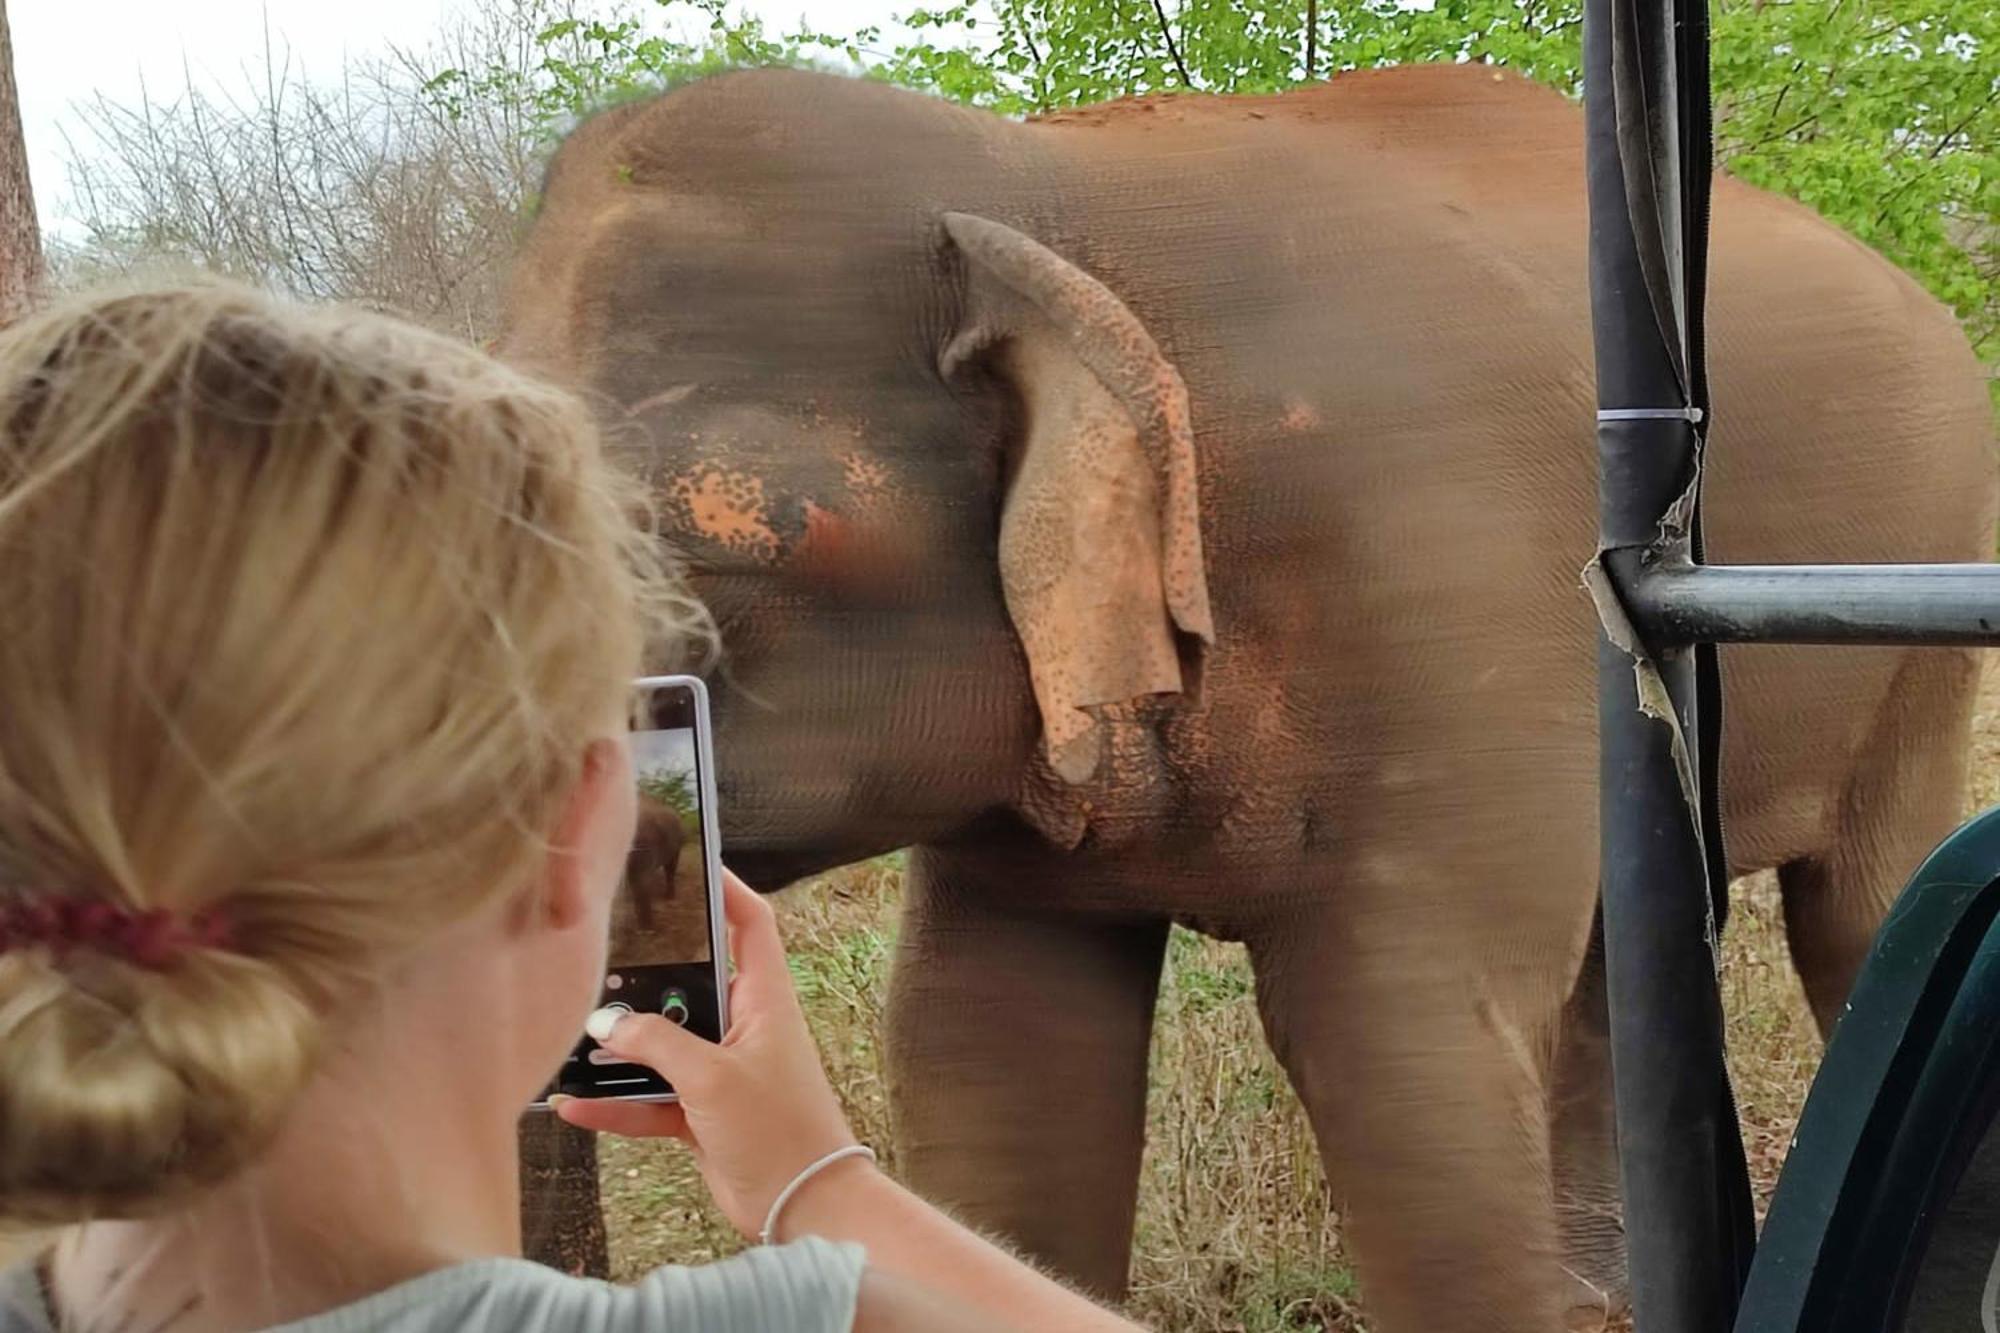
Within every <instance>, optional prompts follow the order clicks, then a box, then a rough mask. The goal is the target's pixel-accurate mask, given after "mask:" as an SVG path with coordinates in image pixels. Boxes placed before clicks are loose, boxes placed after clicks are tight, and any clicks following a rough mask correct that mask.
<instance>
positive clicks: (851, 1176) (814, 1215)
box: [770, 1156, 896, 1245]
mask: <svg viewBox="0 0 2000 1333" xmlns="http://www.w3.org/2000/svg"><path fill="white" fill-rule="evenodd" d="M885 1186H886V1187H887V1189H888V1190H890V1191H894V1190H895V1188H896V1187H895V1184H894V1182H892V1181H891V1180H890V1179H889V1178H888V1177H887V1176H885V1175H883V1174H882V1171H881V1169H880V1168H878V1167H877V1166H876V1165H875V1162H874V1160H873V1159H872V1158H869V1157H862V1156H854V1157H843V1158H841V1159H840V1160H839V1161H837V1162H831V1163H829V1164H828V1165H826V1166H825V1167H823V1168H821V1169H820V1170H819V1171H818V1172H816V1173H815V1174H814V1175H813V1177H812V1179H810V1180H808V1181H806V1182H805V1183H804V1184H802V1185H800V1186H799V1187H798V1189H797V1190H796V1191H794V1192H793V1194H792V1197H791V1198H790V1199H788V1200H787V1201H786V1202H785V1206H784V1208H783V1209H782V1210H780V1212H779V1213H778V1215H777V1217H776V1218H775V1219H773V1225H772V1226H771V1235H770V1242H771V1243H773V1244H780V1245H781V1244H783V1243H784V1242H786V1241H788V1240H797V1239H798V1238H799V1237H800V1236H823V1237H825V1238H827V1239H828V1240H853V1239H858V1238H859V1229H857V1227H856V1226H855V1224H854V1222H855V1218H856V1217H857V1215H861V1214H864V1213H865V1211H866V1210H867V1209H869V1208H871V1207H875V1206H878V1205H879V1200H880V1199H881V1198H882V1195H883V1189H884V1187H885Z"/></svg>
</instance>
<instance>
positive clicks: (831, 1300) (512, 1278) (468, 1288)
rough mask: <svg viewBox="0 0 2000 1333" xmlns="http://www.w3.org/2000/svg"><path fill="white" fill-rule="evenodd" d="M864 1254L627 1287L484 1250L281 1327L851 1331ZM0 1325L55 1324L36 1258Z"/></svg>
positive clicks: (796, 1246)
mask: <svg viewBox="0 0 2000 1333" xmlns="http://www.w3.org/2000/svg"><path fill="white" fill-rule="evenodd" d="M863 1257H864V1256H863V1252H862V1249H861V1247H860V1246H858V1245H836V1244H833V1243H831V1242H829V1241H824V1240H820V1239H817V1238H815V1237H807V1238H805V1239H803V1240H797V1241H793V1242H791V1243H790V1244H786V1245H773V1246H769V1247H764V1248H756V1249H751V1250H746V1251H745V1252H744V1253H742V1254H739V1255H736V1256H735V1257H734V1258H730V1259H725V1260H723V1261H722V1262H720V1263H713V1264H704V1265H702V1266H701V1267H699V1268H681V1267H666V1268H659V1269H655V1270H654V1271H653V1272H651V1273H649V1274H647V1275H646V1276H645V1277H644V1278H642V1279H640V1280H639V1281H638V1282H636V1283H634V1284H633V1285H631V1286H628V1287H615V1286H612V1285H611V1284H609V1283H606V1282H596V1281H592V1280H590V1279H587V1278H574V1277H565V1276H564V1275H563V1274H561V1273H558V1272H556V1271H554V1270H553V1269H549V1268H544V1267H542V1266H541V1265H539V1264H533V1263H529V1262H528V1261H527V1260H525V1259H477V1260H474V1261H472V1262H470V1263H463V1264H457V1265H454V1266H453V1267H450V1268H442V1269H439V1270H438V1271H436V1272H434V1273H426V1274H425V1275H424V1276H422V1277H419V1278H415V1279H412V1280H411V1281H409V1282H404V1283H402V1284H400V1285H398V1286H394V1287H391V1288H389V1290H387V1291H380V1292H377V1293H375V1294H374V1295H373V1296H369V1297H366V1298H364V1299H362V1300H359V1301H356V1302H354V1303H353V1304H352V1305H343V1306H341V1307H340V1308H339V1309H337V1310H328V1311H326V1312H325V1313H324V1314H317V1315H313V1316H312V1317H311V1318H308V1319H301V1320H298V1321H296V1322H294V1323H290V1324H284V1325H281V1326H279V1327H278V1328H276V1329H273V1330H271V1333H446V1330H450V1331H451V1333H460V1330H467V1329H492V1330H510V1329H532V1330H535V1331H536V1333H543V1330H547V1333H571V1330H575V1333H849V1330H850V1329H852V1328H853V1326H854V1300H855V1295H856V1293H857V1292H858V1291H859V1289H860V1285H861V1267H862V1261H863ZM0 1333H57V1330H56V1326H55V1324H54V1323H53V1321H52V1320H51V1318H50V1316H49V1310H48V1306H47V1304H46V1302H45V1301H44V1300H43V1298H42V1292H41V1284H40V1282H39V1280H38V1279H37V1278H36V1275H35V1270H34V1266H33V1265H32V1264H23V1265H20V1266H19V1267H15V1268H11V1269H8V1270H7V1271H6V1272H5V1273H0Z"/></svg>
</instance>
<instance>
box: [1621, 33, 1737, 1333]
mask: <svg viewBox="0 0 2000 1333" xmlns="http://www.w3.org/2000/svg"><path fill="white" fill-rule="evenodd" d="M1699 2H1700V0H1693V3H1696V4H1698V3H1699ZM1701 12H1702V13H1704V14H1705V11H1701ZM1683 17H1684V16H1683V15H1681V14H1679V13H1677V11H1676V5H1675V3H1674V0H1587V4H1586V7H1585V13H1584V56H1585V113H1586V119H1587V126H1588V144H1587V153H1588V158H1587V166H1588V177H1589V198H1590V267H1591V313H1592V317H1593V324H1594V329H1595V347H1596V357H1597V386H1598V406H1599V409H1600V412H1599V427H1598V446H1599V465H1600V490H1599V504H1600V509H1599V522H1600V541H1599V546H1600V556H1599V560H1598V562H1597V573H1598V575H1599V576H1600V577H1599V578H1598V579H1597V580H1596V582H1597V584H1598V588H1599V592H1600V599H1599V604H1600V611H1601V612H1602V613H1603V615H1604V620H1605V624H1606V627H1607V633H1606V635H1605V637H1604V638H1603V639H1602V640H1601V642H1600V644H1599V650H1598V662H1599V714H1598V716H1599V744H1600V779H1601V784H1602V785H1601V797H1600V801H1599V819H1600V821H1601V836H1602V839H1603V860H1602V868H1601V873H1602V892H1603V927H1604V942H1605V980H1606V991H1607V996H1608V999H1609V1005H1610V1025H1611V1046H1612V1069H1613V1074H1614V1080H1615V1084H1616V1097H1617V1125H1618V1140H1619V1143H1618V1149H1619V1165H1620V1175H1621V1180H1622V1185H1623V1194H1624V1203H1625V1215H1626V1244H1627V1256H1628V1260H1627V1261H1628V1265H1629V1270H1630V1275H1631V1282H1632V1301H1633V1307H1634V1313H1635V1315H1636V1318H1637V1321H1638V1327H1639V1329H1640V1330H1641V1333H1720V1330H1724V1329H1727V1328H1728V1327H1729V1326H1730V1323H1731V1321H1732V1320H1733V1318H1734V1314H1735V1308H1736V1301H1737V1297H1738V1295H1739V1293H1740V1292H1741V1290H1742V1282H1743V1277H1744V1274H1745V1272H1746V1271H1747V1269H1748V1265H1749V1257H1750V1249H1751V1246H1752V1245H1753V1243H1754V1239H1753V1234H1752V1227H1753V1219H1752V1216H1751V1212H1750V1201H1749V1184H1748V1175H1747V1172H1746V1171H1745V1168H1744V1160H1743V1149H1742V1143H1741V1139H1740V1136H1739V1131H1738V1128H1737V1124H1736V1115H1735V1106H1734V1100H1733V1098H1732V1096H1731V1095H1730V1091H1729V1083H1728V1074H1727V1069H1726V1067H1725V1064H1724V1061H1723V1036H1722V1002H1721V994H1720V990H1719V987H1718V985H1717V980H1716V938H1715V917H1714V912H1713V907H1712V900H1711V897H1710V886H1709V851H1710V847H1709V844H1708V843H1706V842H1705V841H1704V838H1703V827H1702V826H1703V823H1704V820H1703V818H1702V815H1703V793H1704V781H1705V779H1707V778H1708V777H1709V774H1710V769H1711V765H1710V764H1709V763H1708V761H1707V759H1705V757H1704V755H1703V753H1702V749H1701V742H1702V739H1703V721H1702V716H1701V711H1700V709H1699V707H1698V696H1699V695H1702V694H1707V693H1712V691H1711V690H1703V689H1698V681H1697V676H1696V652H1695V651H1694V650H1692V649H1670V650H1668V651H1665V652H1656V651H1652V650H1651V649H1649V647H1648V645H1647V643H1646V642H1645V641H1643V636H1642V635H1640V634H1635V633H1634V632H1633V631H1634V625H1635V622H1636V621H1637V619H1638V617H1637V615H1636V612H1635V610H1634V608H1632V607H1631V605H1630V602H1629V596H1628V593H1627V591H1626V590H1627V589H1628V588H1629V587H1630V586H1631V585H1632V584H1633V583H1635V582H1636V581H1637V580H1638V578H1639V577H1640V575H1641V573H1642V572H1643V571H1644V570H1645V569H1646V568H1647V567H1648V566H1649V565H1651V564H1654V563H1659V562H1666V563H1670V564H1675V565H1686V564H1690V563H1691V562H1692V561H1693V560H1694V559H1695V557H1696V555H1697V554H1698V553H1697V552H1696V550H1695V546H1696V539H1697V536H1698V525H1697V515H1696V512H1695V501H1696V500H1697V499H1698V496H1699V491H1698V487H1697V486H1696V480H1697V477H1698V465H1699V453H1698V449H1699V437H1698V435H1697V433H1696V428H1695V422H1696V421H1697V420H1698V419H1699V416H1700V409H1701V407H1703V406H1704V404H1702V403H1701V402H1700V401H1699V398H1700V391H1701V383H1702V382H1701V376H1700V364H1699V363H1700V355H1701V339H1700V336H1699V319H1700V300H1699V295H1700V292H1699V283H1700V275H1701V273H1702V272H1703V264H1702V262H1701V260H1702V251H1703V247H1704V245H1705V242H1706V234H1705V233H1706V206H1705V203H1703V202H1701V201H1702V200H1704V199H1705V191H1706V186H1707V179H1706V175H1705V169H1704V168H1702V167H1700V166H1698V167H1697V179H1694V180H1692V181H1688V182H1685V183H1684V181H1683V175H1682V167H1683V159H1684V158H1685V157H1688V156H1690V155H1691V154H1689V153H1688V151H1687V145H1686V143H1685V142H1684V130H1685V129H1686V128H1687V127H1684V126H1683V125H1682V123H1681V122H1682V111H1683V107H1682V96H1683V91H1684V90H1683V89H1682V88H1681V87H1680V85H1679V83H1678V80H1677V76H1678V74H1679V73H1680V72H1681V67H1682V66H1683V64H1684V63H1686V59H1687V57H1686V56H1685V53H1684V52H1683V51H1682V49H1681V44H1682V42H1683V40H1684V37H1685V36H1686V34H1685V33H1683V32H1682V31H1681V30H1680V29H1679V26H1678V25H1679V23H1680V22H1681V21H1682V19H1683ZM1696 21H1697V29H1696V34H1695V35H1696V36H1697V37H1699V38H1700V40H1702V41H1705V40H1706V37H1705V30H1704V29H1702V28H1701V27H1700V26H1699V24H1700V20H1699V19H1697V20H1696ZM1703 72H1704V71H1703V70H1702V69H1701V68H1700V67H1699V66H1697V68H1696V70H1695V74H1694V77H1695V78H1696V79H1697V80H1699V81H1700V83H1701V87H1700V90H1699V91H1700V93H1701V96H1702V98H1704V99H1705V98H1706V83H1705V79H1704V78H1703V77H1702V75H1703ZM1702 107H1703V110H1704V111H1705V107H1706V103H1705V100H1704V101H1703V103H1702ZM1696 119H1697V120H1701V121H1703V123H1704V125H1705V116H1698V117H1696ZM1695 129H1696V132H1697V133H1702V132H1704V129H1703V125H1698V126H1696V127H1695ZM1692 156H1694V157H1695V158H1696V159H1697V161H1698V162H1700V163H1705V156H1704V155H1702V154H1699V153H1696V154H1692ZM1684 185H1685V186H1691V187H1692V188H1693V189H1694V190H1695V191H1696V192H1697V193H1698V194H1699V195H1700V198H1699V199H1697V200H1695V201H1694V202H1693V203H1692V204H1691V203H1690V201H1689V200H1688V199H1687V198H1685V197H1684V196H1683V188H1684ZM1690 274H1692V275H1694V285H1693V288H1692V299H1690V297H1691V289H1690V285H1689V280H1690ZM1607 603H1608V604H1607ZM1710 795H1711V796H1712V793H1710ZM1717 836H1719V831H1717Z"/></svg>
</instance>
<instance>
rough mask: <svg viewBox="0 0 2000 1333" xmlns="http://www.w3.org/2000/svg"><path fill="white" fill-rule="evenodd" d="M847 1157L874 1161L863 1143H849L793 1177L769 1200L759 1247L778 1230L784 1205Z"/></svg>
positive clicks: (871, 1149) (760, 1233)
mask: <svg viewBox="0 0 2000 1333" xmlns="http://www.w3.org/2000/svg"><path fill="white" fill-rule="evenodd" d="M848 1157H866V1158H867V1159H868V1160H869V1161H871V1162H872V1161H874V1160H875V1150H874V1149H873V1148H871V1147H869V1146H868V1145H867V1144H865V1143H850V1144H848V1145H847V1146H846V1147H845V1148H835V1149H834V1150H833V1151H832V1152H830V1153H828V1154H827V1155H826V1156H824V1157H822V1158H820V1159H819V1160H818V1161H817V1162H814V1163H813V1164H812V1165H810V1166H808V1167H807V1168H806V1169H805V1170H803V1171H801V1172H799V1173H798V1174H797V1175H796V1176H793V1177H792V1183H791V1184H789V1185H787V1186H785V1187H784V1188H783V1189H781V1190H779V1191H778V1197H777V1198H775V1199H773V1200H771V1211H770V1212H768V1213H766V1214H765V1215H764V1229H763V1230H762V1231H760V1232H758V1233H757V1243H758V1244H759V1245H769V1244H770V1243H771V1233H772V1232H774V1231H776V1230H777V1229H778V1214H779V1213H782V1212H784V1211H785V1205H786V1204H788V1203H790V1202H791V1201H792V1196H793V1195H794V1194H797V1193H798V1192H799V1189H800V1187H801V1186H803V1185H804V1184H805V1183H806V1182H807V1181H808V1180H811V1179H812V1178H813V1177H814V1176H816V1175H818V1174H819V1173H820V1172H822V1171H824V1170H826V1169H827V1168H828V1167H830V1166H832V1165H833V1164H834V1163H835V1162H838V1161H841V1160H842V1159H843V1158H848Z"/></svg>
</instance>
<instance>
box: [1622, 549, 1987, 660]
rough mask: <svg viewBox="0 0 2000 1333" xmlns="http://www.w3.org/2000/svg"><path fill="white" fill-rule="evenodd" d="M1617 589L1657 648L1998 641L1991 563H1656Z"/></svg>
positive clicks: (1636, 621)
mask: <svg viewBox="0 0 2000 1333" xmlns="http://www.w3.org/2000/svg"><path fill="white" fill-rule="evenodd" d="M1621 591H1622V592H1623V593H1624V596H1625V603H1626V606H1627V609H1628V610H1629V611H1630V612H1631V614H1632V617H1633V619H1634V621H1635V623H1637V624H1638V625H1639V626H1640V627H1641V632H1642V633H1644V634H1645V635H1647V636H1648V638H1650V639H1651V640H1652V641H1653V642H1654V643H1655V645H1656V646H1665V647H1679V646H1681V645H1685V644H1691V643H1847V644H1864V643H1865V644H1973V645H1978V644H1996V643H2000V565H1678V566H1675V565H1655V566H1650V567H1648V568H1646V569H1644V570H1641V571H1638V572H1637V573H1636V575H1635V576H1634V577H1633V578H1632V579H1630V580H1629V581H1627V582H1626V584H1625V585H1624V586H1623V587H1622V588H1621Z"/></svg>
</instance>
